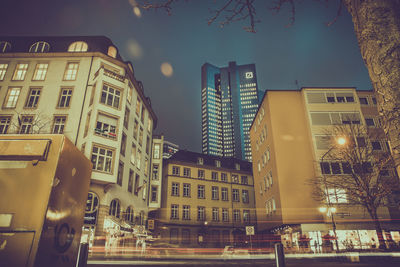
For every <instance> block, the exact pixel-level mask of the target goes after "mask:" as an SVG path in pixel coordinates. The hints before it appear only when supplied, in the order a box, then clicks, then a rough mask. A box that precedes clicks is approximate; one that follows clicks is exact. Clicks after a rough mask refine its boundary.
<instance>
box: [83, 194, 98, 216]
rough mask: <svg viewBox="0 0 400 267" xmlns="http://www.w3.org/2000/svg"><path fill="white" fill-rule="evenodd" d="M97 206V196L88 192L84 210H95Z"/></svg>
mask: <svg viewBox="0 0 400 267" xmlns="http://www.w3.org/2000/svg"><path fill="white" fill-rule="evenodd" d="M98 208H99V197H98V196H97V195H96V194H95V193H93V192H89V193H88V198H87V200H86V208H85V212H95V211H97V210H98Z"/></svg>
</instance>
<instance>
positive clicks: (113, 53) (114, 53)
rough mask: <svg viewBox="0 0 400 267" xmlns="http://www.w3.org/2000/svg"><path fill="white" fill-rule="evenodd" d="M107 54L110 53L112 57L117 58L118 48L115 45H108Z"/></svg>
mask: <svg viewBox="0 0 400 267" xmlns="http://www.w3.org/2000/svg"><path fill="white" fill-rule="evenodd" d="M107 55H109V56H110V57H113V58H116V57H117V48H115V47H114V46H112V45H111V46H109V47H108V52H107Z"/></svg>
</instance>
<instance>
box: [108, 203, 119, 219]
mask: <svg viewBox="0 0 400 267" xmlns="http://www.w3.org/2000/svg"><path fill="white" fill-rule="evenodd" d="M108 215H111V216H114V217H117V218H119V217H120V216H121V205H120V203H119V200H118V199H113V200H111V203H110V210H109V211H108Z"/></svg>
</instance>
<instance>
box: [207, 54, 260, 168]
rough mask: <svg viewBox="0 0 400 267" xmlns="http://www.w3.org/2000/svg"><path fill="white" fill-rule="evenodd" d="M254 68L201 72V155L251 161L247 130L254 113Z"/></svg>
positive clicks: (233, 64) (231, 65)
mask: <svg viewBox="0 0 400 267" xmlns="http://www.w3.org/2000/svg"><path fill="white" fill-rule="evenodd" d="M258 103H259V99H258V87H257V75H256V67H255V65H254V64H248V65H236V62H229V65H228V66H227V67H223V68H219V67H216V66H213V65H211V64H209V63H205V64H204V65H203V66H202V68H201V104H202V152H203V153H204V154H208V155H216V156H223V157H234V158H237V159H243V160H247V161H251V147H250V138H249V130H250V125H251V122H252V121H253V118H254V115H255V113H256V111H257V107H258Z"/></svg>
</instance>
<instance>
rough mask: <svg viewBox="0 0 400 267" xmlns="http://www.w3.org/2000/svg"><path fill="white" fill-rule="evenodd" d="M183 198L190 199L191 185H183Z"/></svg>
mask: <svg viewBox="0 0 400 267" xmlns="http://www.w3.org/2000/svg"><path fill="white" fill-rule="evenodd" d="M183 196H184V197H190V184H183Z"/></svg>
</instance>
